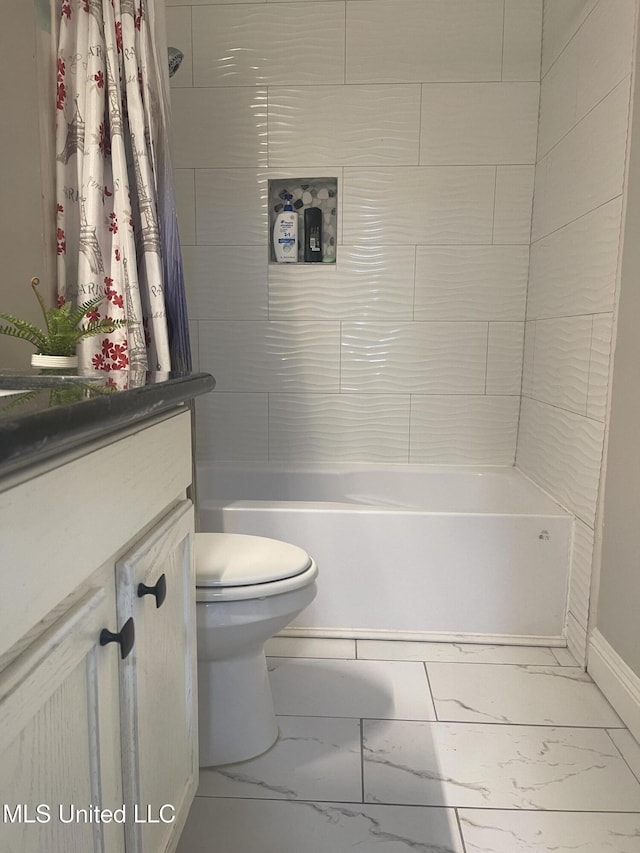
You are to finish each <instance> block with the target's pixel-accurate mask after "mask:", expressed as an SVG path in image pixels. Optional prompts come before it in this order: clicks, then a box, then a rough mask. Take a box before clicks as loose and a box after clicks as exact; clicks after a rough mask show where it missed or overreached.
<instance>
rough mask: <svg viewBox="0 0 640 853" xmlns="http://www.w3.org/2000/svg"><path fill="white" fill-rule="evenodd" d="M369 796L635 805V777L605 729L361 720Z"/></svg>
mask: <svg viewBox="0 0 640 853" xmlns="http://www.w3.org/2000/svg"><path fill="white" fill-rule="evenodd" d="M363 744H364V792H365V801H366V802H370V803H402V804H416V805H437V806H460V807H465V806H467V807H480V808H495V809H509V808H512V809H548V810H552V811H553V810H568V811H615V812H618V811H640V784H639V783H638V781H637V779H636V778H635V777H634V775H633V774H632V773H631V771H630V770H629V768H628V767H627V765H626V764H625V762H624V761H623V759H622V758H621V757H620V755H619V753H618V750H617V749H616V748H615V746H614V744H613V742H612V741H611V739H610V738H609V735H608V734H607V732H606V731H603V730H598V729H584V728H575V729H572V728H561V729H558V728H551V727H545V726H510V725H482V724H478V723H426V722H417V721H406V722H405V721H387V720H382V721H381V720H365V721H364V722H363Z"/></svg>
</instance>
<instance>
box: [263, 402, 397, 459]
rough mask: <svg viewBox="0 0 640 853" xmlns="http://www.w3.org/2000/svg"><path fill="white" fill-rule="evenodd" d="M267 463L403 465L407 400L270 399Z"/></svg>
mask: <svg viewBox="0 0 640 853" xmlns="http://www.w3.org/2000/svg"><path fill="white" fill-rule="evenodd" d="M269 458H270V460H272V461H305V462H313V461H336V460H340V461H351V462H356V461H359V462H407V460H408V458H409V396H408V395H398V394H395V395H387V396H385V395H380V394H371V395H369V394H358V395H355V394H305V395H301V394H270V395H269Z"/></svg>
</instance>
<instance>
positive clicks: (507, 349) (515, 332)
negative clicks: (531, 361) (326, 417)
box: [486, 323, 524, 394]
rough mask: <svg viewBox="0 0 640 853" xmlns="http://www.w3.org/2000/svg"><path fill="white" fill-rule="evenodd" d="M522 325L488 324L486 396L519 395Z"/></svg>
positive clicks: (520, 387) (520, 386)
mask: <svg viewBox="0 0 640 853" xmlns="http://www.w3.org/2000/svg"><path fill="white" fill-rule="evenodd" d="M523 339H524V323H489V345H488V348H487V387H486V393H487V394H520V391H521V389H522V345H523Z"/></svg>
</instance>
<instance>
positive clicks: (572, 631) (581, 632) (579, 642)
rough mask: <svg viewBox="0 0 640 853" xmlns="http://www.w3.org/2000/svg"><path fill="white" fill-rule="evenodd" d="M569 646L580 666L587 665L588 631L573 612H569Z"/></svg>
mask: <svg viewBox="0 0 640 853" xmlns="http://www.w3.org/2000/svg"><path fill="white" fill-rule="evenodd" d="M567 648H568V649H569V651H570V652H571V654H572V655H573V657H574V658H575V659H576V661H577V663H578V664H579V665H580V666H585V665H586V663H587V631H586V629H585V628H583V627H582V625H580V624H579V623H578V621H577V620H576V618H575V617H574V616H573V614H572V613H567Z"/></svg>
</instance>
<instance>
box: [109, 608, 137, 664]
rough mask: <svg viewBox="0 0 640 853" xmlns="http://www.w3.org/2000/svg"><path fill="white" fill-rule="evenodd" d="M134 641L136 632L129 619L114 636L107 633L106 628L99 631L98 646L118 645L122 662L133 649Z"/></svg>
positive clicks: (110, 632) (131, 620) (111, 633)
mask: <svg viewBox="0 0 640 853" xmlns="http://www.w3.org/2000/svg"><path fill="white" fill-rule="evenodd" d="M135 639H136V631H135V627H134V624H133V619H131V618H129V619H127V621H126V622H125V623H124V625H123V626H122V630H121V631H119V632H118V633H117V634H114V633H113V632H112V631H108V630H107V629H106V628H103V629H102V631H100V645H101V646H106V645H108V644H109V643H118V644H119V646H120V657H121V658H122V660H124V659H125V658H126V657H127V656H128V655H129V653H130V652H131V649H132V648H133V644H134V642H135Z"/></svg>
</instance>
